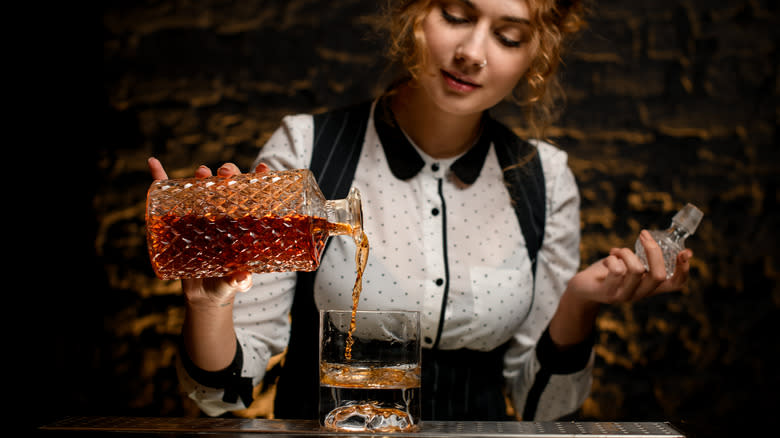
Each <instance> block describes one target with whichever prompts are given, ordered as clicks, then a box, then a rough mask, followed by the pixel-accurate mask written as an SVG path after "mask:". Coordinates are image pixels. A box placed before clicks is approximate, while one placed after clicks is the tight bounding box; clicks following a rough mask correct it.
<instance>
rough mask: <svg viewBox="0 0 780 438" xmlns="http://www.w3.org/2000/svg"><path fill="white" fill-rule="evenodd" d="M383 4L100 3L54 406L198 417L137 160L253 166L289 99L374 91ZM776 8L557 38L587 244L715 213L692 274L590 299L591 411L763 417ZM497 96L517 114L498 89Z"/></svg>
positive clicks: (688, 4) (351, 0) (680, 17)
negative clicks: (647, 291)
mask: <svg viewBox="0 0 780 438" xmlns="http://www.w3.org/2000/svg"><path fill="white" fill-rule="evenodd" d="M376 3H378V2H371V1H365V0H363V1H360V0H340V1H328V2H325V1H311V0H308V1H307V0H296V1H274V0H266V1H260V0H254V1H242V2H224V1H214V0H211V1H201V2H187V1H171V0H162V1H143V2H134V1H111V2H105V3H103V5H104V9H103V11H102V12H103V16H102V26H101V27H100V28H99V29H100V32H101V33H102V37H101V40H102V45H103V47H102V52H103V64H102V71H100V70H98V72H99V74H100V76H101V77H100V81H101V82H100V91H101V93H100V95H99V98H100V102H99V103H98V105H100V107H99V109H98V112H97V114H98V115H97V116H96V119H94V120H90V122H97V123H91V124H86V123H85V125H84V126H97V127H98V128H99V129H97V130H93V131H91V132H93V133H96V134H98V136H99V137H98V138H97V140H98V142H97V147H96V148H95V149H94V150H91V149H85V150H84V151H82V153H81V154H80V155H79V159H78V164H79V165H80V169H82V174H81V176H82V178H81V179H79V181H82V180H83V181H85V182H84V183H83V186H80V187H79V190H80V192H79V193H81V195H82V196H81V198H79V199H85V203H84V205H78V206H76V207H74V208H79V211H92V212H93V214H82V215H80V217H81V218H83V220H82V221H80V222H79V224H80V225H84V224H87V226H86V227H82V228H74V229H71V231H72V232H71V236H72V237H73V238H72V241H74V242H79V243H80V244H81V246H82V248H84V249H85V252H86V253H87V254H86V255H85V256H84V257H81V256H80V255H79V253H73V252H71V253H70V254H69V255H68V256H67V257H66V260H65V267H66V268H64V269H63V274H62V275H63V276H68V275H72V272H69V271H68V269H67V267H68V266H70V265H69V263H70V261H71V260H72V261H73V265H74V266H78V268H77V270H78V271H79V272H80V273H81V274H84V273H86V274H88V275H86V276H85V275H80V277H86V280H81V281H79V282H78V283H77V284H78V285H79V286H78V287H79V294H78V299H75V300H74V299H72V298H65V297H63V296H62V295H60V294H56V293H55V294H54V295H55V296H54V297H52V298H51V299H50V300H49V303H50V304H51V305H50V306H49V307H50V308H51V309H50V310H51V312H50V314H48V315H49V316H48V320H49V321H50V322H51V325H50V327H51V328H52V329H53V330H50V331H49V333H48V336H50V338H49V339H51V340H52V342H51V349H46V350H44V357H46V359H47V367H50V366H51V365H52V364H53V365H54V367H56V368H57V369H59V370H60V372H61V373H62V375H63V376H68V377H67V378H64V379H62V380H58V381H57V382H58V383H53V382H49V381H48V380H46V379H43V380H44V385H45V387H46V389H45V390H44V391H45V392H44V394H48V395H53V394H56V397H49V396H47V398H46V402H45V406H46V413H47V415H46V416H44V418H51V417H54V416H58V415H64V414H76V415H92V414H105V415H197V414H198V413H197V409H196V408H195V407H194V406H193V405H192V404H191V403H189V402H188V401H186V400H184V399H183V398H182V397H181V395H180V394H179V393H178V390H177V382H176V376H175V373H174V370H173V364H172V361H173V357H174V352H175V342H176V336H177V333H178V332H179V327H180V324H181V320H182V307H181V296H180V294H179V291H178V290H177V285H176V284H175V283H170V284H169V283H164V282H161V281H158V280H156V279H155V278H154V276H153V273H152V271H151V268H150V266H149V263H148V258H147V254H146V248H145V241H144V221H143V212H144V201H145V193H146V188H147V187H148V185H149V183H150V178H149V175H148V174H147V170H146V158H147V157H149V156H151V155H154V156H157V157H159V158H160V159H161V160H162V161H163V162H164V163H165V164H166V166H167V168H168V170H169V173H170V174H171V175H172V176H174V177H182V176H187V175H189V174H190V173H191V172H192V170H193V169H194V167H195V166H196V165H199V164H202V163H204V164H207V165H211V166H217V165H219V164H221V163H222V162H224V161H228V160H230V161H234V162H236V163H237V164H239V165H240V166H243V167H246V166H248V165H249V163H250V162H251V161H252V159H253V157H254V156H255V154H256V153H257V151H258V148H259V147H260V146H261V145H262V144H263V143H264V141H265V139H266V138H267V137H268V136H269V135H270V133H271V132H272V131H273V130H274V129H275V128H276V126H277V124H278V122H279V120H280V118H281V117H282V116H283V115H285V114H289V113H295V112H302V111H306V112H310V111H316V110H320V109H325V108H329V107H334V106H340V105H343V104H347V103H350V102H354V101H357V100H361V99H365V98H368V97H372V96H374V95H376V93H377V91H378V90H380V89H381V87H382V86H383V85H384V81H385V79H386V78H387V77H388V76H387V75H386V74H385V70H384V64H383V61H382V59H381V57H380V56H378V51H379V50H380V45H379V43H378V42H377V41H376V40H375V39H372V38H364V35H366V34H370V29H371V19H370V17H371V12H372V9H373V8H374V7H375V4H376ZM778 24H779V23H778V18H777V5H776V2H774V1H772V0H766V1H760V0H752V1H746V0H743V1H699V0H687V1H673V0H665V1H655V2H645V1H641V2H640V1H631V2H618V1H598V2H596V3H595V5H594V9H593V16H592V18H591V25H590V28H589V30H587V31H586V32H585V33H584V34H583V35H582V36H581V38H580V39H579V40H578V41H577V42H576V44H575V45H574V47H573V48H572V50H571V52H570V53H569V54H568V55H567V57H566V65H565V68H564V70H563V82H564V84H565V87H566V89H567V91H568V95H569V101H568V104H567V107H566V110H565V112H564V113H563V116H562V118H561V119H560V120H559V122H558V123H556V125H555V126H554V128H553V130H552V133H553V134H554V136H555V138H556V140H557V141H558V143H559V144H560V145H561V146H562V147H563V148H565V149H566V150H567V151H568V152H569V154H570V158H571V161H570V162H571V166H572V168H573V170H574V172H575V174H576V176H577V178H578V181H579V184H580V188H581V192H582V195H583V204H582V212H583V215H582V227H583V242H582V247H581V252H582V256H583V263H584V264H587V263H591V262H593V261H595V260H597V259H598V258H600V257H602V256H603V255H604V254H605V253H606V252H607V251H608V250H609V248H610V247H612V246H631V245H633V241H634V238H635V236H636V235H637V233H638V232H639V231H640V229H641V228H642V227H665V226H666V225H667V224H668V222H669V219H670V218H671V216H672V215H673V213H674V212H675V211H676V210H677V209H679V208H680V207H681V206H682V205H683V204H685V203H686V202H692V203H694V204H696V205H698V206H699V207H700V208H701V209H702V210H703V211H704V213H705V218H704V221H703V223H702V224H701V226H700V228H699V231H698V232H697V234H696V235H695V236H694V237H692V238H691V239H689V246H690V247H691V248H692V249H693V250H694V252H695V254H696V259H695V261H694V263H693V270H692V277H691V280H690V285H689V287H688V289H687V290H686V291H683V292H681V293H676V294H670V295H665V296H659V297H654V298H652V299H648V300H646V301H644V302H641V303H637V304H632V305H621V306H613V307H609V308H605V309H604V310H603V311H602V312H601V315H600V317H599V320H598V327H599V330H600V335H599V338H598V345H597V347H596V352H597V368H596V371H595V383H594V386H593V393H592V396H591V397H590V399H589V400H588V401H587V402H586V404H585V406H584V408H583V412H582V414H583V416H584V417H585V418H589V419H596V420H651V421H659V420H664V421H674V422H678V423H681V424H683V425H684V426H685V427H688V428H689V429H690V430H691V431H694V432H697V433H699V434H701V436H716V435H717V436H727V435H728V434H729V433H730V432H733V431H734V430H735V429H734V427H735V426H734V425H736V424H738V420H744V419H753V420H755V419H768V418H771V415H773V414H775V412H774V411H775V410H776V408H777V399H778V391H780V377H778V375H780V373H778V372H777V370H778V368H779V367H780V355H779V354H778V348H780V347H778V343H777V341H776V337H777V333H780V324H779V323H778V321H779V320H780V311H779V310H780V288H779V287H778V283H777V280H778V272H779V271H780V266H779V264H778V258H779V257H780V252H779V251H778V249H777V233H776V229H777V227H778V226H779V225H780V223H778V222H779V221H778V218H779V217H780V213H779V212H778V200H779V199H778V198H780V194H779V193H778V180H779V177H778V175H779V174H780V163H779V162H778V148H777V146H776V144H777V136H778V130H777V125H778V118H780V107H778V92H780V77H779V76H778V49H779V48H780V46H779V45H778V30H777V29H778ZM95 42H96V41H94V39H93V40H91V41H90V43H91V44H93V45H95ZM91 74H94V72H92V73H91ZM95 85H97V82H95V83H93V84H92V86H95ZM498 114H500V116H501V117H502V118H503V119H504V120H506V121H507V122H508V123H509V124H512V125H513V126H519V123H520V122H519V120H520V118H519V112H518V111H517V110H516V109H514V108H512V107H511V106H510V105H504V106H502V107H501V108H500V109H499V111H498ZM74 118H76V117H74ZM85 194H86V195H89V196H88V199H86V198H87V196H86V195H85ZM85 241H86V242H89V243H90V244H89V245H84V242H85ZM93 241H94V244H92V242H93ZM69 259H70V260H69ZM85 309H89V310H85ZM39 401H40V400H39ZM262 409H263V408H262V407H259V408H258V411H262Z"/></svg>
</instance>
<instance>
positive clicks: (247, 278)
mask: <svg viewBox="0 0 780 438" xmlns="http://www.w3.org/2000/svg"><path fill="white" fill-rule="evenodd" d="M148 164H149V171H150V172H151V174H152V178H154V180H155V181H159V180H166V179H168V174H167V173H166V172H165V169H164V168H163V165H162V163H160V161H159V160H158V159H156V158H154V157H152V158H149V160H148ZM266 170H268V168H267V167H266V166H265V165H264V164H261V165H259V166H258V167H257V168H256V169H255V172H265V171H266ZM239 173H241V171H240V170H239V168H238V166H236V165H235V164H233V163H225V164H223V165H222V166H221V167H220V168H219V169H217V175H218V176H222V177H228V176H233V175H237V174H239ZM209 176H212V172H211V169H209V168H208V167H207V166H200V167H198V168H197V169H196V170H195V177H196V178H206V177H209ZM181 284H182V292H184V296H185V298H186V299H187V302H188V304H189V305H190V306H193V307H201V308H208V307H226V306H230V305H232V304H233V299H234V298H235V295H236V293H238V292H246V291H247V290H249V288H250V287H252V275H251V274H250V273H249V272H245V271H241V272H234V273H233V274H231V275H228V276H226V277H219V278H195V279H183V280H182V281H181Z"/></svg>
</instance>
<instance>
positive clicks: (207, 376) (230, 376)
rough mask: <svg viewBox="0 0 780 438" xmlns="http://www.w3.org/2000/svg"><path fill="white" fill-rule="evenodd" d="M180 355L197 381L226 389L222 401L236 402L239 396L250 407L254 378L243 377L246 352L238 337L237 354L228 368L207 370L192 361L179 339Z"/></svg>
mask: <svg viewBox="0 0 780 438" xmlns="http://www.w3.org/2000/svg"><path fill="white" fill-rule="evenodd" d="M179 356H181V361H182V365H183V366H184V369H185V370H186V371H187V373H188V374H189V375H190V377H192V378H193V379H194V380H195V381H196V382H198V383H200V384H201V385H204V386H208V387H211V388H217V389H224V390H225V394H224V395H223V396H222V401H224V402H225V403H235V402H236V401H237V400H238V398H239V397H240V398H241V401H242V402H243V403H244V406H246V407H249V405H250V404H252V399H253V397H252V389H253V386H252V379H251V378H250V377H241V369H242V368H243V365H244V353H243V350H242V349H241V344H239V343H238V339H236V354H235V356H233V361H232V362H230V365H228V366H227V367H226V368H224V369H222V370H219V371H206V370H204V369H202V368H200V367H198V366H197V365H195V364H194V363H193V362H192V359H190V356H189V354H187V349H186V348H184V341H183V339H181V338H180V341H179Z"/></svg>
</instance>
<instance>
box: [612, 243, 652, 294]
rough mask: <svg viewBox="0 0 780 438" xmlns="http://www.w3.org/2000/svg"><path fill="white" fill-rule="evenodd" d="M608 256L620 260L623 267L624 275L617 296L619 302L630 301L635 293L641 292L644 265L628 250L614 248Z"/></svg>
mask: <svg viewBox="0 0 780 438" xmlns="http://www.w3.org/2000/svg"><path fill="white" fill-rule="evenodd" d="M610 254H611V255H613V256H615V257H617V258H618V259H620V261H621V262H622V263H623V265H624V266H625V274H624V275H623V278H622V283H621V285H620V287H619V289H618V291H617V294H618V295H619V297H620V298H621V300H624V301H632V300H634V298H635V296H636V295H637V293H641V292H642V290H643V289H642V288H640V286H641V285H642V282H643V279H644V277H645V265H643V264H642V261H641V260H639V257H637V256H636V254H634V252H633V251H631V250H630V249H628V248H615V249H612V250H611V251H610Z"/></svg>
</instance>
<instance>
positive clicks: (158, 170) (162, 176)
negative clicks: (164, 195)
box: [146, 157, 168, 181]
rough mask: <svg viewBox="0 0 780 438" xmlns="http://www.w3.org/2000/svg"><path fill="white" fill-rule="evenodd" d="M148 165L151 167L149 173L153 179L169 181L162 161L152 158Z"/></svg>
mask: <svg viewBox="0 0 780 438" xmlns="http://www.w3.org/2000/svg"><path fill="white" fill-rule="evenodd" d="M146 163H147V164H148V165H149V172H150V173H151V174H152V178H154V180H155V181H161V180H166V179H168V174H166V173H165V169H164V168H163V165H162V163H160V160H158V159H157V158H154V157H150V158H149V159H148V160H146Z"/></svg>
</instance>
